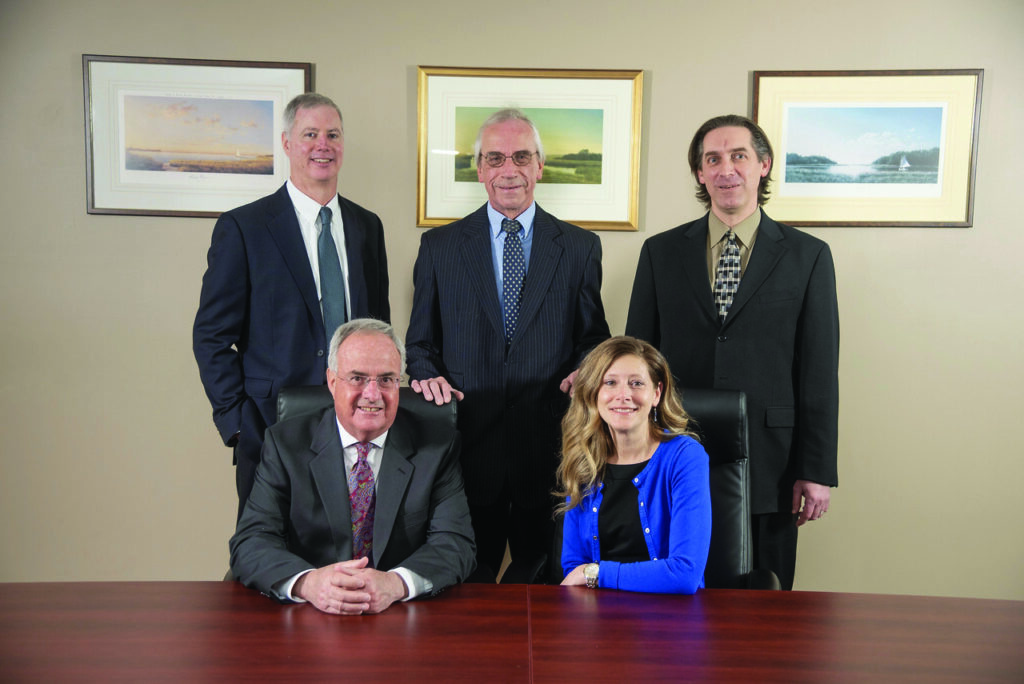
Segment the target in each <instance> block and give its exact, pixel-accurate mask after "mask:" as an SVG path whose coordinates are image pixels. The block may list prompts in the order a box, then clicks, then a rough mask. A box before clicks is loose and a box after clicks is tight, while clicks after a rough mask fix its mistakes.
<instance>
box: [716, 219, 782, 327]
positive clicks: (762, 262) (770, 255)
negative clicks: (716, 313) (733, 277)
mask: <svg viewBox="0 0 1024 684" xmlns="http://www.w3.org/2000/svg"><path fill="white" fill-rule="evenodd" d="M785 252H786V248H785V247H783V246H782V232H781V231H780V230H779V227H778V225H777V224H776V223H775V221H772V220H771V219H770V218H768V216H767V215H765V213H764V210H763V209H762V210H761V222H760V223H759V224H758V226H757V240H756V244H755V245H754V251H753V252H752V253H751V255H750V261H749V262H748V263H747V270H746V271H745V272H744V273H743V278H741V279H740V286H739V289H737V290H736V296H735V297H733V300H732V306H730V307H729V315H728V316H726V317H725V325H726V326H728V325H729V324H730V323H731V322H732V320H733V319H734V318H735V317H736V316H737V315H738V314H739V313H740V311H742V310H743V307H745V306H746V305H747V303H748V302H750V301H751V300H752V299H753V298H754V295H755V294H756V293H757V291H758V290H759V289H760V288H761V286H762V285H764V283H765V281H766V280H767V279H768V276H769V275H771V272H772V271H773V270H775V266H776V265H777V264H778V263H779V259H781V258H782V255H783V254H784V253H785Z"/></svg>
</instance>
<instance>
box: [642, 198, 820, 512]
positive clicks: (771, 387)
mask: <svg viewBox="0 0 1024 684" xmlns="http://www.w3.org/2000/svg"><path fill="white" fill-rule="evenodd" d="M707 234H708V216H707V215H706V214H705V215H704V217H702V218H700V219H697V220H696V221H693V222H691V223H687V224H684V225H681V226H678V227H676V228H673V229H672V230H668V231H665V232H664V233H660V234H658V235H655V236H653V237H651V238H648V239H647V240H646V241H645V242H644V245H643V248H642V249H641V252H640V261H639V263H638V265H637V269H636V278H635V280H634V283H633V294H632V296H631V298H630V302H629V315H628V317H627V320H626V334H627V335H633V336H635V337H639V338H641V339H644V340H647V341H648V342H650V343H652V344H653V345H655V346H656V347H658V348H659V349H660V350H661V352H662V353H663V354H664V355H665V358H666V359H667V360H668V362H669V366H670V367H671V368H672V374H673V375H674V376H675V377H676V378H677V380H678V383H679V386H680V387H682V388H686V387H691V388H718V389H730V390H742V391H744V392H746V395H747V406H748V415H749V417H750V469H751V497H752V501H751V512H752V513H770V512H775V511H786V512H788V511H789V510H790V507H791V506H792V498H793V482H794V481H795V480H798V479H801V480H811V481H813V482H818V483H820V484H825V485H830V486H834V485H836V484H837V473H836V451H837V443H838V418H839V379H838V368H839V310H838V305H837V303H836V279H835V269H834V267H833V264H832V253H831V252H830V251H829V248H828V245H827V244H825V243H824V242H823V241H821V240H819V239H817V238H815V237H813V236H810V235H808V234H806V233H802V232H800V231H798V230H796V229H794V228H791V227H790V226H787V225H783V224H781V223H776V222H775V221H773V220H772V219H770V218H768V216H767V215H766V214H764V213H763V212H762V215H761V223H760V224H759V225H758V229H757V240H756V242H755V243H754V250H753V252H752V253H751V255H750V260H749V262H748V263H747V270H746V271H745V273H744V274H743V278H742V280H740V286H739V289H738V290H737V292H736V295H735V298H734V300H733V303H732V307H731V308H730V309H729V315H728V316H727V317H726V319H725V322H724V323H719V321H718V315H717V312H716V310H715V304H714V295H713V294H712V291H711V284H710V278H709V276H708V266H707Z"/></svg>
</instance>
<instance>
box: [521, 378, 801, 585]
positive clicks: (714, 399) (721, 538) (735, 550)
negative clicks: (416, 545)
mask: <svg viewBox="0 0 1024 684" xmlns="http://www.w3.org/2000/svg"><path fill="white" fill-rule="evenodd" d="M682 399H683V408H685V409H686V412H687V413H688V414H690V416H691V417H692V418H693V425H692V427H693V429H694V431H695V432H697V434H698V436H699V437H700V441H701V444H702V445H703V446H704V449H705V451H707V452H708V459H709V466H710V480H711V548H710V550H709V551H708V563H707V567H706V568H705V570H704V585H705V586H706V587H708V588H730V589H739V588H746V589H780V588H781V586H780V584H779V579H778V578H777V577H776V576H775V573H773V572H772V571H771V570H753V569H752V565H753V561H752V552H751V547H752V545H753V542H752V538H751V531H750V504H749V496H750V482H749V472H750V464H749V448H748V439H747V396H746V395H745V394H744V393H743V392H735V391H729V390H696V389H690V390H685V389H684V390H683V391H682ZM561 557H562V519H561V516H557V517H556V519H555V538H554V544H553V545H552V550H551V556H550V558H549V559H545V560H547V564H546V566H545V564H544V562H543V561H540V562H538V561H536V560H531V561H530V562H528V563H516V562H515V561H513V563H512V564H511V565H510V566H509V568H508V570H506V572H505V575H504V576H502V578H501V581H502V583H505V582H537V581H541V582H547V583H550V584H558V583H560V582H561V581H562V568H561Z"/></svg>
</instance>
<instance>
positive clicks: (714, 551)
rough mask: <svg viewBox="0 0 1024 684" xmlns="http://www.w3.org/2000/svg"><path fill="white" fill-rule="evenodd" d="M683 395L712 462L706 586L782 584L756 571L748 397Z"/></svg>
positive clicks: (699, 391)
mask: <svg viewBox="0 0 1024 684" xmlns="http://www.w3.org/2000/svg"><path fill="white" fill-rule="evenodd" d="M682 399H683V408H684V409H686V412H687V413H688V414H690V416H691V417H692V418H693V422H694V425H693V428H694V429H695V431H696V432H697V434H698V435H699V436H700V441H701V444H703V445H704V450H705V451H707V452H708V458H709V465H710V477H711V548H710V550H709V551H708V564H707V567H706V568H705V570H704V585H705V586H706V587H708V588H728V589H741V588H746V589H779V588H781V587H780V585H779V579H778V578H777V577H776V576H775V573H773V572H772V571H770V570H756V571H755V570H753V569H752V566H753V560H752V546H753V541H752V537H751V530H750V481H749V478H750V461H749V446H748V445H749V441H748V439H747V395H745V394H744V393H743V392H736V391H730V390H712V389H684V390H682Z"/></svg>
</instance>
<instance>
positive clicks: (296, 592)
mask: <svg viewBox="0 0 1024 684" xmlns="http://www.w3.org/2000/svg"><path fill="white" fill-rule="evenodd" d="M367 562H368V560H367V559H366V558H360V559H358V560H350V561H342V562H340V563H334V564H333V565H326V566H324V567H322V568H318V569H316V570H313V571H311V572H307V573H306V574H305V575H303V576H302V577H300V578H299V579H298V581H297V582H296V583H295V586H294V587H293V588H292V595H293V596H296V597H298V598H301V599H303V600H306V601H309V602H310V603H312V604H313V605H314V606H316V607H317V608H318V609H320V610H322V611H323V612H325V613H334V614H336V615H362V614H364V613H380V612H383V611H384V610H386V609H387V607H388V606H390V605H391V604H392V603H394V602H395V601H398V600H400V599H403V598H405V596H406V594H407V593H408V590H407V589H406V586H405V582H403V581H402V578H401V577H399V576H398V575H397V574H396V573H393V572H381V571H380V570H374V569H373V568H368V567H366V564H367Z"/></svg>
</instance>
